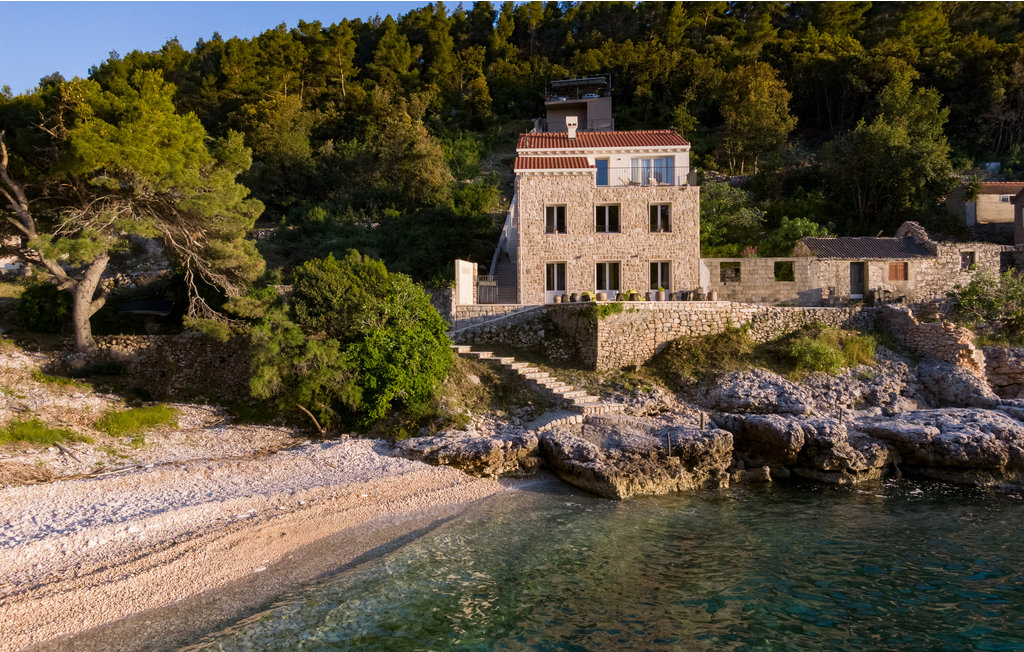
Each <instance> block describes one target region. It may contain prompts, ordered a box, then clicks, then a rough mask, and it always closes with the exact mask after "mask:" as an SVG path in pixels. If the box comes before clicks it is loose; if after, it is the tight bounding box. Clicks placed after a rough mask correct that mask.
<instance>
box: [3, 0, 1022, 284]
mask: <svg viewBox="0 0 1024 652" xmlns="http://www.w3.org/2000/svg"><path fill="white" fill-rule="evenodd" d="M1022 20H1024V4H1021V3H1004V2H947V3H932V2H885V3H870V2H828V3H813V2H792V3H785V2H690V3H681V2H646V3H631V2H600V3H598V2H584V3H568V2H548V3H540V2H528V3H522V4H515V3H512V2H507V3H504V4H503V5H501V6H500V7H498V6H496V5H494V4H492V3H489V2H478V3H474V4H473V5H472V6H471V7H468V6H462V5H459V6H446V5H444V4H442V3H440V2H438V3H435V4H432V5H428V6H425V7H422V8H419V9H415V10H413V11H410V12H409V13H407V14H405V15H403V16H400V17H398V18H393V17H391V16H388V17H384V18H379V17H378V18H374V19H371V20H368V21H362V20H353V21H343V22H341V23H339V24H333V25H323V24H321V23H319V22H310V23H306V22H301V21H300V22H299V24H298V25H297V26H295V27H293V28H289V27H288V26H286V25H279V26H277V27H275V28H273V29H268V30H267V31H266V32H264V33H262V34H260V35H259V36H256V37H255V38H252V39H240V38H231V39H227V40H225V39H223V38H222V37H220V36H219V35H217V34H213V35H212V36H211V37H210V39H209V40H202V41H200V42H198V43H196V44H195V46H194V47H192V48H191V49H186V48H185V47H184V46H183V45H182V44H181V43H178V42H177V41H170V42H168V43H167V44H166V45H164V47H163V48H161V49H160V50H158V51H154V52H131V53H129V54H126V55H124V56H120V55H118V54H116V53H111V56H110V58H109V59H108V60H107V61H106V62H104V63H102V64H101V65H98V66H96V67H94V68H93V69H92V70H91V72H90V75H89V80H88V82H89V83H91V84H92V86H89V87H88V89H87V90H82V87H77V90H76V87H75V86H74V85H73V84H71V83H66V82H64V80H63V79H61V78H60V76H59V75H53V76H50V77H47V78H44V79H43V80H41V81H40V85H39V87H38V88H37V89H36V91H35V92H33V93H30V94H27V95H23V96H16V97H15V96H12V95H11V94H10V92H6V93H4V94H3V96H2V97H0V129H2V130H4V131H5V132H6V134H7V140H8V142H9V144H10V148H11V150H12V156H13V160H12V164H11V169H12V170H14V171H15V172H17V173H18V174H20V175H22V177H23V178H24V179H25V181H26V187H27V188H29V189H30V194H31V191H32V189H35V190H36V191H38V192H40V193H41V192H43V190H42V188H44V187H49V186H46V184H43V183H39V177H41V176H45V175H51V176H52V175H53V174H54V171H53V170H52V169H49V168H48V167H47V166H48V165H49V163H48V161H47V160H46V156H47V155H46V154H45V152H46V151H47V150H46V148H45V147H43V146H42V145H41V141H42V140H43V139H44V138H45V137H49V138H51V140H52V139H53V138H58V137H60V135H61V134H59V133H58V130H55V129H54V128H53V125H54V124H56V122H55V121H56V118H55V117H54V116H65V117H66V116H67V115H69V114H70V113H73V111H74V109H73V105H74V103H75V102H77V101H80V96H81V95H82V94H85V93H99V94H108V95H109V96H110V97H111V98H118V97H124V96H125V95H126V94H131V93H135V94H139V93H140V88H141V85H143V84H152V80H151V79H150V80H149V81H144V80H145V79H147V77H145V76H144V73H150V74H152V73H156V74H158V75H159V76H160V77H162V80H163V81H164V82H165V84H166V88H168V89H170V90H169V91H168V92H169V93H171V94H172V98H173V104H174V108H175V110H176V112H177V114H179V115H182V116H185V115H189V114H194V116H195V117H197V118H198V121H199V122H200V123H201V125H202V127H203V128H204V129H205V132H206V134H207V137H208V138H209V139H212V140H211V142H228V141H229V140H231V139H232V138H237V136H236V135H237V134H241V139H242V141H243V142H244V145H245V147H246V148H248V149H249V150H251V156H252V162H251V166H244V165H239V166H236V168H237V169H238V170H241V169H243V168H245V169H244V171H243V172H241V175H240V176H239V177H238V180H239V181H240V182H241V183H242V184H244V185H245V186H246V187H248V188H249V189H250V190H251V192H252V195H253V197H255V198H257V199H259V200H260V201H261V202H262V203H263V206H264V210H263V212H262V214H261V216H260V218H259V221H258V222H257V226H261V225H263V226H266V227H267V229H266V230H265V232H264V235H266V238H267V239H265V240H264V241H261V242H260V251H261V253H262V254H263V257H264V258H266V260H267V261H268V264H269V267H270V268H272V269H284V270H289V269H291V268H293V267H294V266H295V265H297V264H299V263H301V262H302V261H303V260H306V259H309V258H313V257H320V256H324V255H326V254H327V253H329V252H334V253H335V254H336V255H338V256H339V257H340V256H343V255H344V252H345V251H346V250H348V249H352V248H354V249H358V250H359V251H361V252H364V253H366V254H369V255H371V256H374V257H379V258H381V259H383V260H384V261H385V262H386V263H387V265H388V267H389V269H393V270H396V271H400V272H405V273H407V274H410V275H411V276H412V277H413V278H414V279H416V280H418V281H421V282H427V283H429V282H441V283H443V282H445V281H446V279H448V278H450V276H451V273H452V272H451V269H450V267H451V260H452V259H453V258H455V257H464V258H470V259H473V260H477V261H481V262H482V261H485V260H487V259H488V258H489V252H490V250H491V249H492V248H493V246H494V243H495V234H496V228H497V227H496V223H500V219H501V216H502V212H503V210H504V206H505V205H507V201H508V199H509V195H510V189H511V186H510V184H509V175H510V165H509V163H510V161H511V158H512V156H513V155H514V143H515V136H516V134H517V133H518V132H520V131H523V130H525V129H526V128H528V127H529V125H530V123H529V120H530V119H531V118H534V117H538V116H541V115H543V90H544V86H545V83H546V81H547V80H551V79H560V78H568V77H573V76H580V75H588V74H597V73H609V74H611V77H612V83H613V102H614V111H615V118H616V127H617V128H619V129H643V128H664V127H670V126H671V127H675V128H676V129H678V130H679V131H680V132H681V133H683V134H684V136H686V137H687V138H688V139H689V140H690V141H691V142H692V144H693V162H694V164H695V165H696V166H697V167H699V168H700V169H701V170H704V171H706V172H708V173H716V175H719V176H714V177H713V176H712V175H710V174H709V175H708V176H707V177H706V179H707V181H706V184H705V189H704V197H703V199H704V201H703V204H704V207H703V211H702V212H703V220H704V222H705V224H704V229H703V233H702V235H703V239H704V242H703V247H704V250H705V252H706V253H718V254H723V253H733V254H735V253H738V252H739V251H741V250H743V249H748V248H749V247H751V246H759V247H760V250H759V251H758V253H759V254H761V255H768V254H785V253H787V249H788V248H789V247H791V246H792V243H793V241H794V240H795V238H797V237H799V236H800V235H804V234H821V233H826V232H831V233H838V234H875V233H878V232H882V231H885V232H891V230H892V229H893V228H894V227H895V226H896V225H898V224H899V223H900V222H902V221H903V220H905V219H918V220H923V221H925V222H926V223H927V224H928V225H929V227H930V228H947V230H948V229H950V228H952V225H951V223H950V221H949V220H948V216H946V214H945V213H944V211H943V209H942V208H941V203H940V201H941V199H942V198H943V197H944V196H945V195H946V194H947V193H948V192H949V190H950V188H951V187H952V186H953V184H955V183H956V182H957V176H956V175H957V173H960V174H962V175H963V174H965V173H966V174H969V173H970V170H972V169H973V168H974V167H975V166H976V165H977V164H978V163H980V162H986V161H1000V162H1002V164H1003V172H1004V174H1005V175H1008V176H1009V177H1011V178H1012V177H1014V176H1015V175H1018V174H1019V173H1020V172H1021V171H1022V168H1024V152H1022V150H1021V144H1022V142H1024V37H1022V36H1021V35H1020V32H1021V26H1022ZM110 101H114V100H113V99H111V100H110ZM39 127H42V130H43V131H45V133H40V128H39ZM28 132H33V133H28ZM237 144H238V143H235V145H237ZM724 175H729V176H730V177H731V179H730V183H729V184H725V183H716V182H714V181H712V179H713V178H721V177H722V176H724ZM30 199H31V198H30ZM270 227H278V228H270ZM748 251H749V249H748Z"/></svg>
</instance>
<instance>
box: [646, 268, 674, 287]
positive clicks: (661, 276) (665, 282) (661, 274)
mask: <svg viewBox="0 0 1024 652" xmlns="http://www.w3.org/2000/svg"><path fill="white" fill-rule="evenodd" d="M655 265H657V268H656V269H657V275H658V278H657V281H655V278H654V272H655V267H654V266H655ZM647 267H648V269H649V270H650V289H651V291H654V290H657V289H658V288H660V287H662V288H665V291H666V292H671V291H672V261H670V260H652V261H651V262H650V265H648V266H647ZM666 277H667V278H666Z"/></svg>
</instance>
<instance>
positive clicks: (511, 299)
mask: <svg viewBox="0 0 1024 652" xmlns="http://www.w3.org/2000/svg"><path fill="white" fill-rule="evenodd" d="M495 276H496V277H497V281H498V301H497V302H498V303H517V302H518V301H519V297H518V292H517V291H516V290H517V289H518V288H517V287H516V286H517V285H518V280H517V278H516V254H515V252H514V251H513V252H512V253H502V254H501V255H500V256H499V258H498V265H497V266H496V268H495Z"/></svg>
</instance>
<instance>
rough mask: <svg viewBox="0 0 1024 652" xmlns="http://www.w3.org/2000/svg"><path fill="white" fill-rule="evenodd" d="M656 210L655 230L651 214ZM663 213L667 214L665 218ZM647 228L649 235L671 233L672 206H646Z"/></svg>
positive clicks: (666, 204) (669, 204)
mask: <svg viewBox="0 0 1024 652" xmlns="http://www.w3.org/2000/svg"><path fill="white" fill-rule="evenodd" d="M655 209H658V218H657V225H658V226H657V228H655V224H654V222H655V220H654V219H653V216H652V215H651V213H652V212H653V211H654V210H655ZM665 213H668V215H667V216H666V215H665ZM647 226H648V229H650V232H651V233H672V204H671V203H658V204H648V206H647Z"/></svg>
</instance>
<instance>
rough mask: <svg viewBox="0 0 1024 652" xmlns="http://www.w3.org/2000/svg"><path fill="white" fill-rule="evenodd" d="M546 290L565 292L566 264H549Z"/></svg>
mask: <svg viewBox="0 0 1024 652" xmlns="http://www.w3.org/2000/svg"><path fill="white" fill-rule="evenodd" d="M544 289H545V291H547V292H565V263H548V264H547V274H546V280H545V285H544Z"/></svg>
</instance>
